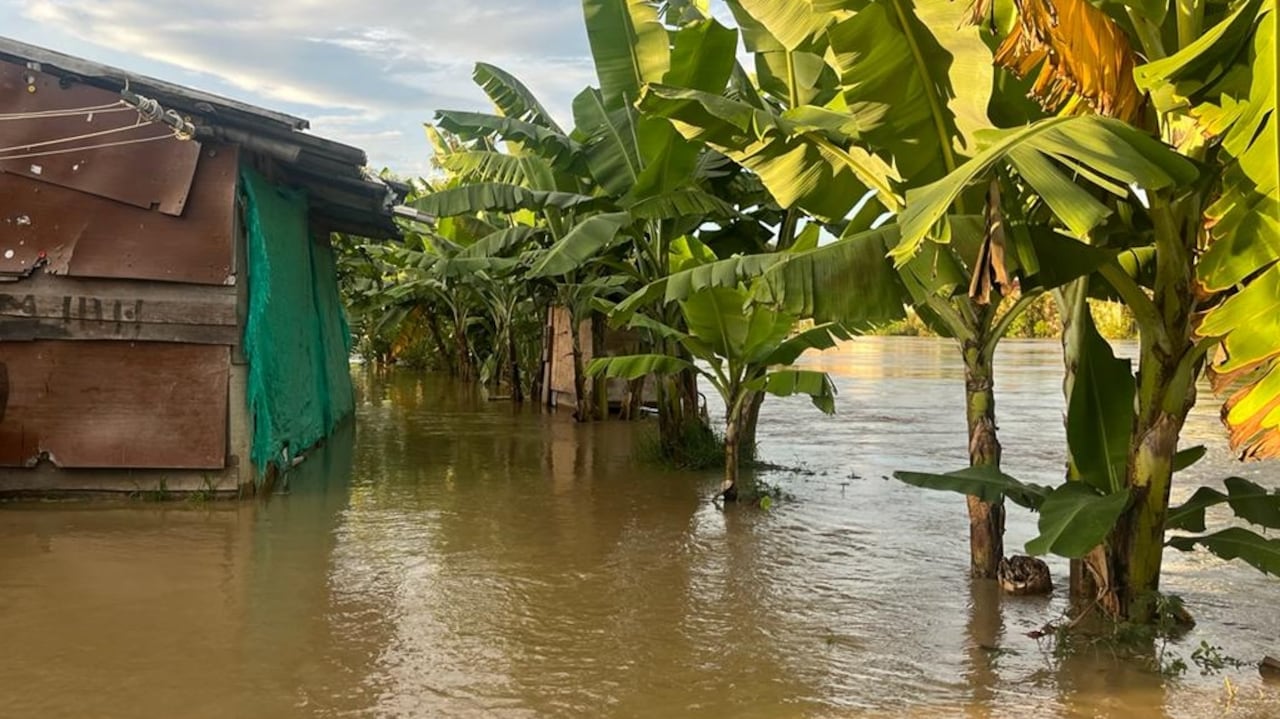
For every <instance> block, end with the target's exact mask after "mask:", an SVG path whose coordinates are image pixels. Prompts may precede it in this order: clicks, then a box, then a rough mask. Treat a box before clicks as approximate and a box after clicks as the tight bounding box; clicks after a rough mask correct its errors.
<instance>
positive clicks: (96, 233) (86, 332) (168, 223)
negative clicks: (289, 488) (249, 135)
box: [0, 62, 247, 490]
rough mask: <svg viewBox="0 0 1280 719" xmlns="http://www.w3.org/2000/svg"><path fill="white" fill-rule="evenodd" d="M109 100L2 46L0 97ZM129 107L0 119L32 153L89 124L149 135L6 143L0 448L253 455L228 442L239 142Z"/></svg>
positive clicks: (187, 459)
mask: <svg viewBox="0 0 1280 719" xmlns="http://www.w3.org/2000/svg"><path fill="white" fill-rule="evenodd" d="M117 100H118V97H117V96H116V95H113V94H112V93H108V92H105V91H102V90H98V89H96V88H91V87H86V86H83V85H79V84H75V83H70V84H68V83H61V82H59V79H58V78H56V77H53V76H49V75H45V74H43V73H40V72H38V71H35V70H30V69H28V68H24V67H21V66H18V65H13V64H9V63H5V62H0V113H27V112H40V111H48V110H56V109H68V108H86V107H94V106H110V105H111V104H112V103H114V102H116V101H117ZM137 121H138V115H137V113H135V112H133V111H131V110H129V111H116V110H110V111H102V112H94V113H88V114H79V115H71V116H68V117H63V118H57V119H55V120H44V119H42V120H39V121H36V122H33V121H27V120H22V121H13V122H4V123H0V148H12V147H15V146H19V145H22V144H24V143H25V144H31V145H36V147H35V148H33V149H32V150H31V151H30V152H31V153H37V152H38V150H39V149H41V148H42V146H39V145H38V143H42V142H48V141H51V140H56V139H59V138H64V137H70V136H73V135H84V134H90V133H98V132H103V133H106V134H105V135H103V139H104V140H111V141H117V140H121V139H136V140H142V142H137V143H132V144H126V145H118V146H115V147H110V148H94V147H93V145H95V144H100V143H101V142H102V141H103V140H78V141H74V142H69V143H65V144H58V145H55V146H43V147H44V148H49V147H55V148H56V149H58V150H60V152H58V153H56V154H45V155H39V156H37V157H21V158H17V159H14V157H15V153H13V152H10V153H8V154H5V153H0V365H3V369H5V370H7V375H8V393H7V394H8V396H7V398H5V397H3V396H0V400H6V401H5V402H4V404H5V406H4V408H3V410H2V411H0V466H4V467H33V466H35V465H37V464H39V463H41V462H43V461H47V462H49V463H52V464H53V465H54V466H56V467H58V468H63V469H73V468H90V467H91V468H107V469H111V468H120V469H146V468H154V469H198V470H223V469H227V468H231V467H234V466H235V465H236V464H237V461H238V456H239V455H244V456H246V457H247V447H245V448H243V450H241V449H240V448H239V447H237V446H233V445H234V443H235V442H236V441H238V440H237V439H236V438H238V437H240V438H241V439H243V438H242V437H241V435H243V436H245V437H247V433H246V432H245V430H244V427H243V426H242V425H244V423H245V422H247V420H246V418H245V417H246V415H245V410H244V407H243V405H244V398H243V382H242V381H240V382H237V381H236V369H235V367H236V363H237V361H238V358H239V343H240V337H241V326H242V324H243V322H242V319H241V318H242V317H243V311H244V292H243V286H244V284H245V283H243V282H238V279H239V275H240V274H241V273H242V272H243V257H241V256H240V254H241V253H240V252H239V248H238V218H237V202H236V187H237V177H238V172H239V162H240V160H239V153H238V151H237V148H236V147H235V146H230V145H214V144H209V143H206V144H203V145H202V144H200V143H198V142H194V141H181V140H178V139H176V138H173V137H171V136H168V137H166V136H165V135H166V133H167V130H165V129H164V128H162V127H160V126H158V125H153V126H144V127H140V128H135V127H131V125H135V124H136V123H137ZM75 148H83V149H75ZM64 149H71V150H73V151H71V152H61V150H64ZM17 154H19V155H21V154H24V153H17ZM237 389H239V391H240V392H241V394H240V395H239V396H237V395H236V394H235V392H236V391H237ZM0 395H3V393H0ZM237 424H238V425H241V426H236V425H237ZM242 464H247V458H246V459H245V460H244V462H243V463H242ZM60 486H64V487H65V483H64V484H63V485H60ZM3 488H4V485H3V482H0V490H3Z"/></svg>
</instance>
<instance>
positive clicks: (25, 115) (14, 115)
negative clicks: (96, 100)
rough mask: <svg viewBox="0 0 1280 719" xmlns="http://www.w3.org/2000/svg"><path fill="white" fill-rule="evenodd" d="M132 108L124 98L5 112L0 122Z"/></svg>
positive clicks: (91, 113) (100, 112)
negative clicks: (75, 105) (102, 102)
mask: <svg viewBox="0 0 1280 719" xmlns="http://www.w3.org/2000/svg"><path fill="white" fill-rule="evenodd" d="M132 109H133V108H131V107H129V104H128V103H126V102H125V101H124V100H117V101H115V102H113V103H111V104H109V105H95V106H92V107H69V108H65V109H61V110H34V111H32V112H5V113H0V122H9V121H13V120H48V119H51V118H58V117H77V116H80V115H96V114H106V113H110V112H127V111H129V110H132Z"/></svg>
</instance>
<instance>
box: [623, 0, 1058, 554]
mask: <svg viewBox="0 0 1280 719" xmlns="http://www.w3.org/2000/svg"><path fill="white" fill-rule="evenodd" d="M730 8H731V9H732V10H733V13H734V16H735V18H736V19H737V21H738V23H739V25H740V26H741V28H742V32H743V38H744V41H745V44H746V46H747V49H748V50H749V51H751V52H753V53H754V59H755V67H756V72H757V76H758V78H759V81H760V87H761V93H759V94H757V95H752V94H750V93H741V92H738V93H736V94H734V95H732V96H731V95H730V93H725V94H724V95H723V96H717V95H714V94H712V93H708V92H704V91H700V90H698V89H696V88H688V87H673V86H670V85H661V84H651V85H649V86H648V87H647V88H646V90H645V93H644V94H643V95H642V97H641V100H640V103H639V107H640V109H641V110H642V112H644V113H646V114H648V115H653V116H656V117H662V118H665V119H667V120H668V121H670V122H671V123H672V125H673V127H675V128H676V129H677V130H678V131H679V132H680V133H681V134H682V135H684V136H685V137H686V138H689V139H691V140H697V141H700V142H703V143H705V144H707V145H708V146H709V147H711V148H713V149H714V150H716V151H718V152H721V153H723V154H725V155H726V156H728V157H730V158H732V159H733V160H735V161H736V162H738V163H740V164H741V165H742V166H743V167H745V168H747V169H749V170H751V171H752V172H754V173H756V174H757V175H758V176H759V177H760V179H761V181H762V182H763V184H764V185H765V187H767V188H768V189H769V191H770V192H772V194H773V196H774V197H775V198H776V199H777V201H778V202H779V203H780V204H781V205H782V206H784V207H787V208H790V209H791V210H792V211H799V210H803V211H805V212H808V213H809V214H811V215H813V216H814V217H815V218H817V219H819V220H822V221H827V222H829V223H830V224H831V226H832V227H839V228H840V230H838V231H841V230H842V231H843V237H842V239H841V240H840V241H839V242H837V243H836V244H835V245H832V246H830V247H829V248H822V249H821V250H819V251H816V252H813V253H811V254H807V255H803V256H799V257H790V258H787V260H786V262H785V263H782V264H780V265H778V266H777V267H775V268H774V271H772V272H771V280H770V281H769V282H768V283H766V285H765V286H766V287H768V288H770V290H771V292H772V294H773V295H774V296H775V297H777V298H779V299H781V300H783V301H788V302H795V301H797V300H798V305H797V306H796V307H797V309H798V311H801V312H804V313H808V312H811V311H816V312H818V313H820V314H818V315H817V317H818V319H835V320H840V321H843V322H845V323H847V324H848V325H849V326H851V327H856V326H869V325H874V324H879V323H884V322H888V321H892V320H894V319H897V318H900V317H902V316H903V305H904V304H909V305H912V306H914V307H915V308H916V311H917V312H918V314H920V316H921V317H923V318H925V320H926V321H927V322H928V323H929V324H930V325H931V326H932V327H933V328H934V329H935V331H937V332H938V333H939V334H941V335H943V336H947V337H950V338H953V339H954V341H955V342H956V344H957V346H958V349H959V350H960V354H961V357H962V359H963V361H964V366H965V372H966V379H965V393H966V418H967V426H968V431H969V449H970V461H971V463H972V464H973V465H974V466H986V465H992V466H996V467H998V466H999V462H1000V453H1001V448H1000V443H999V438H998V433H997V429H996V416H995V402H994V367H993V364H994V352H995V348H996V346H997V343H998V342H999V340H1000V339H1001V338H1002V337H1003V335H1004V333H1005V332H1006V331H1007V329H1008V328H1009V326H1010V325H1011V324H1012V322H1013V320H1015V319H1016V318H1017V316H1018V315H1019V314H1020V313H1021V312H1022V311H1023V310H1024V309H1025V308H1026V307H1027V306H1028V305H1029V304H1030V302H1031V301H1032V300H1033V299H1034V297H1035V295H1036V294H1037V293H1038V292H1041V291H1043V289H1044V286H1043V285H1042V284H1041V283H1038V282H1029V281H1027V279H1028V276H1029V275H1036V274H1039V267H1038V263H1037V262H1036V261H1035V257H1034V254H1033V252H1032V250H1031V249H1030V241H1029V240H1027V239H1026V238H1025V236H1026V235H1027V232H1026V231H1025V230H1022V228H1020V227H1016V228H1015V227H1013V226H1012V223H1009V222H1007V221H1006V216H1012V217H1017V216H1018V215H1020V214H1021V213H1020V210H1019V208H1018V207H1017V206H1016V204H1013V205H1012V206H1011V204H1012V203H1016V197H1012V196H1010V197H1009V200H1007V201H1006V200H1002V198H1003V197H1005V195H1002V193H1001V192H1000V190H999V187H1000V185H999V184H998V183H994V182H993V183H992V185H991V187H990V188H988V189H987V190H986V191H982V190H978V191H974V192H970V193H966V194H965V196H963V197H957V198H956V199H955V201H954V203H953V205H954V206H953V208H952V211H954V212H956V213H959V216H960V219H959V220H958V222H957V223H956V226H957V227H958V226H960V225H961V224H965V225H966V226H967V231H965V232H961V231H959V230H957V231H956V235H957V237H958V238H963V239H964V240H965V241H964V242H955V243H953V244H952V245H950V246H948V247H947V248H946V249H943V250H941V251H939V252H936V253H934V254H933V255H932V256H931V261H929V262H917V263H912V264H910V265H909V266H906V267H903V268H901V271H900V272H899V273H897V274H895V273H894V272H893V271H892V266H891V265H886V264H885V260H884V258H883V256H884V254H886V253H887V251H888V250H889V249H891V248H892V247H893V245H892V244H888V245H884V244H883V241H884V239H885V238H886V236H885V235H884V234H883V233H881V234H873V235H868V234H865V231H866V230H867V229H868V228H869V227H871V226H872V224H873V221H874V220H875V219H876V218H877V216H879V215H882V214H885V213H888V214H896V213H898V212H901V210H902V208H903V204H904V199H903V196H902V193H903V191H904V190H907V191H909V190H910V189H912V188H914V187H919V186H921V185H923V184H926V183H928V182H931V181H933V180H936V179H938V178H939V177H942V176H943V175H944V174H946V173H947V172H949V171H951V170H954V169H955V168H956V167H957V165H958V163H960V162H962V161H964V160H965V159H966V158H967V157H968V156H971V155H972V154H973V153H974V152H975V151H976V150H977V148H978V142H979V140H978V138H977V134H976V132H977V130H978V129H979V128H981V127H983V126H984V125H985V124H986V122H987V121H986V117H987V114H988V106H989V105H991V106H992V107H995V106H997V105H999V106H1001V107H1003V106H1004V105H1009V104H1014V103H1011V102H1010V101H1008V100H1007V99H1002V98H1000V97H997V96H996V95H993V87H994V85H995V82H994V77H993V70H992V68H991V50H990V48H989V47H988V46H987V45H986V44H985V43H984V41H983V38H982V37H981V36H980V33H979V31H978V30H977V29H976V28H960V27H957V26H956V24H955V23H954V21H951V22H950V23H948V24H943V23H942V22H940V18H942V17H944V16H946V15H947V13H954V9H953V5H952V4H951V3H950V2H948V1H947V0H924V1H923V2H918V3H915V6H914V8H911V7H907V6H904V5H903V4H902V3H900V2H896V0H873V1H872V2H869V3H862V4H859V6H858V7H857V8H856V9H854V8H853V7H852V6H850V5H847V4H844V3H824V4H821V6H814V7H803V6H799V5H797V6H794V7H788V8H783V7H782V6H780V5H778V4H777V3H771V2H765V1H764V0H734V1H733V2H730ZM957 88H962V90H959V91H958V90H957ZM1006 184H1007V183H1006ZM859 198H863V199H862V202H861V204H860V205H857V204H856V203H858V202H859ZM855 208H856V212H854V214H853V216H852V217H846V215H847V214H848V213H849V212H850V211H851V210H854V209H855ZM966 213H968V214H967V215H966ZM978 213H981V214H978ZM1015 229H1016V230H1018V231H1015ZM854 238H856V239H854ZM891 239H892V241H896V236H893V237H892V238H891ZM877 244H880V245H882V246H880V247H879V248H878V249H879V252H874V251H869V249H871V248H874V247H875V246H876V245H877ZM1006 248H1007V254H1008V256H1007V257H1006ZM736 266H737V267H739V268H742V269H747V268H752V269H757V270H758V269H760V268H761V267H763V266H764V264H763V263H754V264H752V263H747V264H738V265H736ZM783 267H785V270H784V269H783ZM731 274H732V273H729V275H725V274H721V275H719V277H720V279H721V281H724V278H726V277H729V276H730V275H731ZM701 276H702V277H704V278H710V279H715V277H714V276H710V275H707V274H705V273H704V274H703V275H701ZM784 278H786V279H785V281H784ZM736 279H737V278H736V277H735V280H736ZM1036 279H1037V280H1038V279H1039V278H1036ZM873 283H874V284H873ZM1019 283H1020V284H1021V292H1020V293H1017V292H1015V291H1014V288H1015V286H1017V285H1018V284H1019ZM680 286H683V283H677V285H673V287H680ZM666 295H667V297H668V299H675V298H677V297H678V296H679V292H678V291H676V292H674V293H673V292H671V291H668V292H667V293H666ZM1014 295H1017V299H1014V297H1013V296H1014ZM833 296H844V297H845V298H846V299H847V300H848V301H845V302H840V301H838V300H835V301H833V300H832V299H831V298H832V297H833ZM1006 299H1007V301H1005V300H1006ZM825 312H832V313H830V314H823V313H825ZM968 509H969V516H970V546H971V551H970V556H971V570H972V573H973V574H974V575H975V576H978V577H993V576H995V572H996V568H997V566H998V563H999V560H1000V559H1001V557H1002V556H1003V531H1004V510H1003V505H1002V503H1001V502H1000V501H998V500H997V501H995V502H987V501H982V500H979V499H972V498H971V499H970V500H969V507H968Z"/></svg>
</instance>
